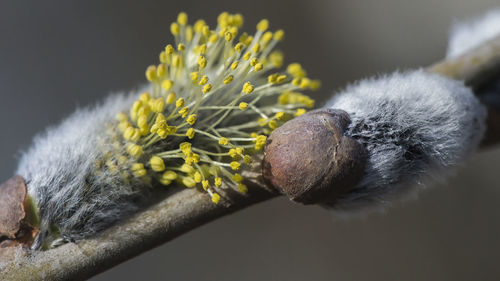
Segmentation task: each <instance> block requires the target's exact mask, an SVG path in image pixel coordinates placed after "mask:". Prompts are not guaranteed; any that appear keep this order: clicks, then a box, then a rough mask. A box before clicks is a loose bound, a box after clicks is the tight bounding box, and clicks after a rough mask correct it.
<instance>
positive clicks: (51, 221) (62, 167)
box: [17, 95, 143, 249]
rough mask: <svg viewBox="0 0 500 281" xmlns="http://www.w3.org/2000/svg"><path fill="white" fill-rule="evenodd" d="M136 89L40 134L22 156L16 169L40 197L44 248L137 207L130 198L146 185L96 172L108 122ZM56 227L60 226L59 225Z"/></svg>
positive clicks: (88, 231) (85, 233) (88, 232)
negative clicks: (129, 182)
mask: <svg viewBox="0 0 500 281" xmlns="http://www.w3.org/2000/svg"><path fill="white" fill-rule="evenodd" d="M134 98H135V95H129V96H128V97H126V96H124V95H115V96H111V97H109V98H108V99H107V100H106V101H105V102H104V103H102V104H100V105H98V106H95V107H94V108H86V109H81V110H78V111H77V112H75V113H74V114H72V115H71V116H70V117H68V118H67V119H66V120H65V121H64V122H62V123H61V124H60V125H59V126H56V127H52V128H49V129H48V130H47V131H46V132H45V133H43V134H41V135H39V136H37V137H36V138H35V140H34V144H33V145H32V146H31V148H30V149H29V150H28V151H26V152H25V153H24V155H23V157H22V158H21V161H20V163H19V167H18V170H17V173H18V174H19V175H22V176H23V177H24V178H25V179H26V181H27V186H28V194H29V195H31V196H32V197H33V198H36V202H37V206H38V209H39V216H40V218H41V225H40V234H39V235H38V236H37V239H36V241H35V243H34V245H33V247H34V248H36V249H37V248H40V247H42V246H44V247H47V246H48V245H42V243H47V241H48V243H50V242H51V241H53V240H55V239H57V238H59V235H61V236H62V237H64V238H67V239H68V240H73V239H80V238H83V237H88V236H90V235H92V234H94V233H96V232H98V231H100V230H102V229H103V228H105V227H106V226H108V225H110V224H112V223H114V222H115V221H117V220H118V219H120V218H122V217H123V216H124V215H125V214H126V213H130V212H132V211H133V210H135V206H134V205H133V204H132V203H131V200H130V199H131V198H130V197H133V196H134V195H137V194H140V193H138V191H139V189H140V187H142V186H143V185H134V184H132V183H131V184H124V183H123V181H122V180H121V179H120V177H119V176H118V175H117V174H116V173H111V172H108V173H103V174H101V175H94V176H89V175H92V174H93V173H92V171H93V170H94V169H95V165H96V162H97V161H98V159H99V157H101V156H102V151H103V150H106V147H105V146H111V145H112V142H111V140H109V139H105V138H106V136H107V134H105V133H104V131H105V130H106V127H105V126H104V125H103V124H105V123H106V122H109V120H112V119H113V117H114V116H115V115H116V114H117V113H118V112H120V111H122V110H125V109H127V108H128V107H130V105H131V104H132V102H133V99H134ZM53 229H57V230H56V231H54V230H53Z"/></svg>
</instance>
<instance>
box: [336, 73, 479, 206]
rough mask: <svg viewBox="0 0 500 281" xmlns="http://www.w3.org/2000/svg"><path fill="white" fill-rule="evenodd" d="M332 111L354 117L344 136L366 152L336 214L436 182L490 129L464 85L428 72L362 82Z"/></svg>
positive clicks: (338, 100)
mask: <svg viewBox="0 0 500 281" xmlns="http://www.w3.org/2000/svg"><path fill="white" fill-rule="evenodd" d="M327 106H328V107H331V108H336V109H342V110H345V111H346V112H347V113H349V115H350V117H351V120H352V122H351V124H350V125H349V128H348V130H347V132H346V135H347V136H350V137H352V138H354V139H356V140H358V141H359V142H360V143H362V144H363V145H364V146H365V148H366V150H367V154H368V161H367V166H366V168H365V173H364V177H363V178H362V180H361V182H360V183H359V184H358V185H357V186H356V187H355V188H354V189H353V190H351V191H350V192H348V193H347V194H345V195H343V196H342V197H341V198H340V199H339V200H338V202H337V205H336V207H337V208H338V209H353V208H356V207H363V206H370V205H374V206H376V205H380V204H379V203H382V204H383V203H389V202H390V200H391V199H394V197H395V196H396V195H401V194H407V193H408V192H409V191H411V190H414V188H415V187H424V182H425V180H426V179H428V178H434V179H439V177H440V175H442V173H443V172H445V171H446V169H447V168H449V167H453V166H456V165H457V164H460V163H461V162H462V161H463V160H464V158H465V157H466V156H468V155H469V154H470V153H471V152H473V151H475V149H476V148H477V146H478V144H479V142H480V140H481V138H482V136H483V132H484V130H485V128H484V119H485V116H486V110H485V108H484V106H482V105H481V104H480V103H479V101H478V99H477V98H476V97H475V96H474V94H473V93H472V91H471V90H470V89H469V88H468V87H466V86H465V85H464V84H463V82H461V81H456V80H452V79H449V78H445V77H442V76H439V75H435V74H430V73H427V72H425V71H424V70H416V71H408V72H396V73H393V74H390V75H385V76H382V77H379V78H370V79H365V80H362V81H359V82H357V83H355V84H354V85H351V86H349V87H347V88H346V89H345V90H344V91H343V92H341V93H340V94H338V95H336V96H335V97H333V98H332V100H331V101H330V102H329V103H328V105H327ZM374 203H375V204H374Z"/></svg>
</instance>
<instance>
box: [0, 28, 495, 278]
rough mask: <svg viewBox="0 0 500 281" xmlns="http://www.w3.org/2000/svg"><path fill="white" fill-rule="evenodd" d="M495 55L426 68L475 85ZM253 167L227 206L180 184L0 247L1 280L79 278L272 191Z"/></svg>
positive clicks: (489, 48)
mask: <svg viewBox="0 0 500 281" xmlns="http://www.w3.org/2000/svg"><path fill="white" fill-rule="evenodd" d="M499 61H500V38H497V39H494V40H491V41H489V42H487V43H486V44H484V45H483V46H481V47H479V48H476V49H474V50H472V51H471V52H469V53H467V54H465V55H463V56H461V57H458V58H453V59H449V60H444V61H442V62H439V63H437V64H435V65H433V66H431V67H429V68H428V70H429V71H431V72H435V73H439V74H442V75H445V76H449V77H452V78H457V79H462V80H465V81H466V83H468V84H470V85H473V86H476V85H479V84H480V83H481V82H480V81H481V80H482V78H483V77H485V76H486V75H489V73H492V72H493V69H495V67H496V66H498V62H499ZM490 115H491V114H490ZM496 126H498V125H496ZM497 140H498V138H497ZM254 171H259V172H254V173H253V175H250V178H253V179H254V180H253V181H252V182H251V183H249V184H248V186H249V192H248V195H247V196H241V195H236V194H230V193H228V194H225V195H226V197H227V198H229V201H230V204H229V206H221V205H214V204H212V203H211V202H210V200H209V198H207V197H206V195H204V194H203V193H201V192H199V191H197V190H195V189H184V190H181V191H178V192H176V193H174V194H172V195H170V196H167V197H166V198H165V199H164V200H162V201H160V202H158V203H156V204H154V205H152V206H150V207H149V208H147V209H146V210H144V211H142V212H140V213H138V214H136V215H135V216H133V217H131V218H129V219H127V220H125V221H124V222H122V223H121V224H118V225H115V226H114V227H111V228H109V229H108V230H106V231H104V232H102V233H101V234H99V235H97V236H95V237H94V238H92V239H88V240H84V241H80V242H78V243H68V244H65V245H62V246H60V247H57V248H55V249H51V250H48V251H29V250H26V249H24V248H22V247H21V246H18V247H12V248H5V249H3V250H0V272H1V276H2V280H27V281H29V280H84V279H87V278H90V277H92V276H94V275H96V274H98V273H100V272H103V271H105V270H107V269H109V268H111V267H113V266H115V265H117V264H119V263H121V262H123V261H126V260H128V259H130V258H132V257H134V256H137V255H139V254H141V253H143V252H145V251H147V250H149V249H152V248H154V247H156V246H159V245H161V244H163V243H165V242H168V241H170V240H172V239H173V238H175V237H177V236H180V235H182V234H184V233H186V232H188V231H190V230H191V229H194V228H196V227H198V226H200V225H202V224H204V223H207V222H210V221H212V220H215V219H217V218H220V217H222V216H225V215H227V214H230V213H233V212H235V211H237V210H240V209H243V208H245V207H248V206H250V205H253V204H256V203H258V202H262V201H264V200H267V199H270V198H272V197H275V196H277V195H278V194H277V193H276V192H275V191H273V190H271V189H268V188H266V187H265V185H264V184H263V183H262V181H261V180H260V178H261V176H260V168H258V167H256V168H255V169H254ZM247 178H249V177H248V175H247Z"/></svg>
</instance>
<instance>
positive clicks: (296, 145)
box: [262, 109, 366, 204]
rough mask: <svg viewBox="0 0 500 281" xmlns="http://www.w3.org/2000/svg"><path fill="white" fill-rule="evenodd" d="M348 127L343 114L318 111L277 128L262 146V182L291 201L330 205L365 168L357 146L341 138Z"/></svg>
mask: <svg viewBox="0 0 500 281" xmlns="http://www.w3.org/2000/svg"><path fill="white" fill-rule="evenodd" d="M349 123H350V118H349V115H348V114H347V112H345V111H343V110H336V109H318V110H314V111H311V112H309V113H306V114H304V115H302V116H299V117H297V118H295V119H292V120H291V121H289V122H287V123H285V124H283V125H282V126H281V127H279V128H277V129H276V130H275V131H274V132H273V133H272V134H271V136H270V137H269V139H268V142H267V144H266V150H265V154H264V160H263V165H262V167H263V176H264V178H265V180H266V181H267V182H268V183H269V184H270V185H272V186H273V187H275V188H277V189H278V190H279V191H280V192H282V193H284V194H285V195H287V196H288V197H289V198H290V199H291V200H293V201H296V202H300V203H303V204H317V203H329V204H332V203H333V202H334V201H335V199H336V198H338V197H339V196H341V195H342V194H344V193H345V192H347V191H349V190H350V189H351V188H352V187H354V186H355V185H356V184H357V183H358V182H359V180H360V179H361V177H362V176H363V171H364V167H365V161H366V152H365V149H364V147H363V145H361V144H360V143H359V142H357V141H356V140H354V139H352V138H350V137H347V136H345V135H344V132H345V130H346V128H347V126H348V125H349Z"/></svg>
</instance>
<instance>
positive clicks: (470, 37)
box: [446, 9, 500, 58]
mask: <svg viewBox="0 0 500 281" xmlns="http://www.w3.org/2000/svg"><path fill="white" fill-rule="evenodd" d="M499 35H500V9H496V10H491V11H488V12H486V13H485V14H484V15H482V16H481V17H478V18H474V19H471V20H468V21H464V22H459V23H455V24H454V26H453V28H452V31H451V33H450V39H449V42H448V50H447V52H446V56H447V57H449V58H450V57H456V56H460V55H462V54H464V53H465V52H467V51H469V50H471V49H474V48H475V47H477V46H479V45H480V44H482V43H484V42H486V41H488V40H491V39H493V38H495V37H496V36H499Z"/></svg>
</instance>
